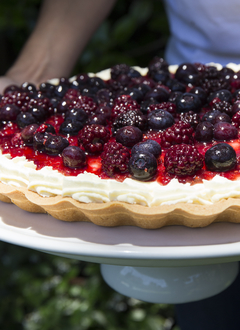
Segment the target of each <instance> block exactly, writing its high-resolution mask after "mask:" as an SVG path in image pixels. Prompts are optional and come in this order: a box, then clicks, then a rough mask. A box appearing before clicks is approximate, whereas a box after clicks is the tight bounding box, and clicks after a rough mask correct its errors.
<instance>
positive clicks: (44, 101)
mask: <svg viewBox="0 0 240 330" xmlns="http://www.w3.org/2000/svg"><path fill="white" fill-rule="evenodd" d="M35 107H41V108H43V110H44V111H45V112H46V114H49V115H51V114H53V112H54V108H53V105H52V102H51V101H50V99H49V98H47V97H41V98H36V99H30V100H29V102H28V104H26V105H24V106H22V107H21V110H22V111H28V109H29V108H35Z"/></svg>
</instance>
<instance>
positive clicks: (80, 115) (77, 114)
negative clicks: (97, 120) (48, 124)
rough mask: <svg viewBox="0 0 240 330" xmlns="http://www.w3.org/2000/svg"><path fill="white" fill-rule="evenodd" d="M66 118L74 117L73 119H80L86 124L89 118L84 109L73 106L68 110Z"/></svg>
mask: <svg viewBox="0 0 240 330" xmlns="http://www.w3.org/2000/svg"><path fill="white" fill-rule="evenodd" d="M65 119H72V120H76V121H80V122H81V123H83V124H85V123H86V121H87V119H88V115H87V114H86V112H85V111H84V110H83V109H75V108H73V109H71V110H68V111H67V112H66V114H65Z"/></svg>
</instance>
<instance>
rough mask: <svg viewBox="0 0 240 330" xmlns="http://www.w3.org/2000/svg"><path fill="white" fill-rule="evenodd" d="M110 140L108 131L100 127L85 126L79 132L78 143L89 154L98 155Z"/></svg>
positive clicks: (93, 125)
mask: <svg viewBox="0 0 240 330" xmlns="http://www.w3.org/2000/svg"><path fill="white" fill-rule="evenodd" d="M109 138H110V132H109V130H108V129H107V128H106V127H104V126H102V125H96V124H92V125H86V126H85V127H83V129H82V130H81V131H80V132H79V138H78V142H79V144H80V145H83V147H84V148H85V150H86V151H87V152H89V153H91V154H98V153H100V152H101V151H102V150H103V145H104V143H106V142H107V141H108V140H109Z"/></svg>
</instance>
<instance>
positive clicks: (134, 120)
mask: <svg viewBox="0 0 240 330" xmlns="http://www.w3.org/2000/svg"><path fill="white" fill-rule="evenodd" d="M146 125H147V118H146V116H145V115H143V114H142V113H141V112H140V111H134V110H130V111H128V112H126V113H121V114H119V115H118V116H117V117H116V118H115V120H114V121H113V124H112V128H113V133H116V131H117V130H118V129H119V128H121V127H124V126H135V127H138V128H139V129H140V130H142V131H143V130H144V129H145V128H146Z"/></svg>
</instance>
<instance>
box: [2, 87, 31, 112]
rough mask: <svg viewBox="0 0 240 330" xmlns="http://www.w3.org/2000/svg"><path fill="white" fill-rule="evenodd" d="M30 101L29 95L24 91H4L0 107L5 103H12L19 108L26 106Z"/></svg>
mask: <svg viewBox="0 0 240 330" xmlns="http://www.w3.org/2000/svg"><path fill="white" fill-rule="evenodd" d="M29 101H30V96H29V95H28V93H26V92H19V91H13V92H11V93H10V92H9V93H6V94H4V95H3V96H2V99H1V103H0V107H3V106H4V105H6V104H8V105H9V104H14V105H16V106H18V107H19V108H20V109H21V108H22V107H26V106H27V105H28V103H29Z"/></svg>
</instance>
